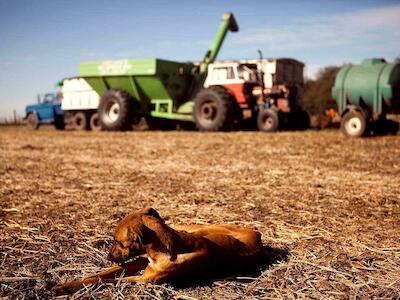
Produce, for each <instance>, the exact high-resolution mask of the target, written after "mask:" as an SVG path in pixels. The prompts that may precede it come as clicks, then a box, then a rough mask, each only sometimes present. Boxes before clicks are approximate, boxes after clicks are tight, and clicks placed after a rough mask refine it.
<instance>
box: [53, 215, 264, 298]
mask: <svg viewBox="0 0 400 300" xmlns="http://www.w3.org/2000/svg"><path fill="white" fill-rule="evenodd" d="M262 250H263V247H262V243H261V234H260V233H259V232H257V231H254V230H250V229H246V228H243V227H239V226H234V225H175V226H172V227H170V226H168V225H167V224H165V222H164V220H163V219H162V218H161V217H160V215H159V214H158V213H157V211H156V210H154V209H153V208H146V209H142V210H138V211H135V212H133V213H131V214H130V215H128V216H127V217H125V218H124V219H123V220H122V221H121V222H120V223H119V224H118V225H117V228H116V230H115V233H114V243H113V245H112V246H111V249H110V252H109V259H110V260H112V261H114V262H116V263H120V264H121V265H116V266H113V267H111V268H109V269H107V270H105V271H104V272H101V273H98V274H96V275H93V276H90V277H86V278H83V279H80V280H74V281H70V282H66V283H64V284H59V285H57V286H55V287H54V288H53V291H54V292H55V293H56V294H67V293H72V292H74V291H77V290H79V289H80V288H82V287H84V286H85V285H88V284H97V283H100V282H117V281H118V280H120V281H122V282H162V281H169V280H173V279H176V278H179V277H182V276H183V275H184V276H185V277H187V276H190V275H193V273H194V274H196V275H197V274H200V273H205V272H212V271H220V270H225V269H236V268H238V267H243V266H244V265H247V264H249V263H254V262H256V261H257V260H259V259H260V257H261V254H262ZM132 258H135V260H133V261H132V262H127V261H128V260H130V259H132ZM141 270H144V272H143V274H142V275H136V276H135V275H134V274H135V273H137V272H139V271H141ZM122 275H123V276H126V277H121V276H122ZM119 277H121V278H119Z"/></svg>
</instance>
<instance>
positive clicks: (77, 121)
mask: <svg viewBox="0 0 400 300" xmlns="http://www.w3.org/2000/svg"><path fill="white" fill-rule="evenodd" d="M72 123H73V124H74V128H75V129H76V130H89V120H88V118H87V115H86V114H85V113H84V112H77V113H76V114H75V115H74V118H73V119H72Z"/></svg>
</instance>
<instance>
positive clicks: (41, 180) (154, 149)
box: [0, 127, 400, 299]
mask: <svg viewBox="0 0 400 300" xmlns="http://www.w3.org/2000/svg"><path fill="white" fill-rule="evenodd" d="M0 199H1V200H0V201H1V206H0V264H1V267H0V296H2V297H6V298H10V299H24V298H25V299H46V298H51V297H52V295H51V293H50V292H49V291H48V290H47V289H46V287H49V286H51V285H52V284H54V283H55V282H60V281H65V280H67V279H73V278H76V277H81V276H84V275H89V274H93V273H95V272H97V271H99V270H101V269H102V268H105V267H107V266H109V265H110V262H108V261H107V259H106V257H107V251H108V247H109V245H110V242H111V236H112V233H113V229H114V227H115V225H116V224H117V222H118V221H119V220H120V219H121V218H122V217H123V216H124V215H126V214H128V213H129V212H130V211H132V210H134V209H137V208H142V207H145V206H152V207H154V208H156V209H157V210H158V211H159V212H160V214H161V215H162V216H163V217H166V219H167V223H179V224H188V223H234V224H239V225H243V226H248V227H250V228H257V229H258V230H259V231H261V232H262V234H263V242H264V244H265V245H268V246H270V247H271V249H270V251H271V254H274V253H280V254H281V255H276V256H275V257H273V258H271V264H270V265H269V266H263V267H262V268H261V269H260V272H259V273H258V274H253V275H246V277H244V275H243V276H234V277H231V278H225V279H223V278H222V279H221V278H218V279H215V280H214V281H213V282H209V283H205V284H200V285H197V286H189V287H185V288H177V287H174V286H172V285H169V284H162V285H153V284H137V285H132V284H120V285H119V286H117V287H115V286H113V285H110V284H106V285H102V286H101V287H90V288H88V289H86V290H81V291H79V292H78V293H77V294H75V297H76V298H79V297H83V298H90V297H94V298H102V299H119V298H120V299H123V298H125V299H246V298H247V299H267V298H272V299H276V298H285V299H286V298H297V297H299V298H303V297H313V298H316V299H321V298H332V299H333V298H334V299H337V298H347V297H351V298H355V297H354V296H360V297H365V298H372V297H376V298H400V275H399V274H400V229H399V228H400V136H386V137H377V138H368V139H355V140H350V139H345V138H343V137H342V136H341V135H340V133H339V132H338V131H336V130H332V131H330V130H328V131H306V132H281V133H276V134H269V135H268V134H263V133H259V132H232V133H198V132H128V133H106V132H99V133H94V132H74V131H65V132H57V131H54V130H50V129H46V128H44V129H41V130H39V131H37V132H31V131H28V130H26V129H25V128H12V127H8V128H0ZM285 252H286V253H287V254H285V255H284V254H283V253H285ZM60 299H62V297H61V298H60Z"/></svg>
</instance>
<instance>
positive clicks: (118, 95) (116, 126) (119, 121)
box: [97, 89, 137, 131]
mask: <svg viewBox="0 0 400 300" xmlns="http://www.w3.org/2000/svg"><path fill="white" fill-rule="evenodd" d="M135 104H136V103H135V101H134V99H133V98H132V97H131V95H130V94H129V93H128V92H126V91H124V90H120V89H116V90H108V91H107V92H106V93H105V94H104V95H103V96H102V97H101V99H100V105H99V108H98V110H97V111H98V114H99V121H100V126H101V128H102V129H104V130H109V131H120V130H132V124H133V122H134V119H135V118H134V117H135V116H134V114H135V113H137V111H135V110H136V108H137V105H135Z"/></svg>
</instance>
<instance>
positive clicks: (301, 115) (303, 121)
mask: <svg viewBox="0 0 400 300" xmlns="http://www.w3.org/2000/svg"><path fill="white" fill-rule="evenodd" d="M297 117H298V119H299V120H298V127H297V129H298V130H306V129H309V128H310V126H311V120H310V115H309V114H308V112H306V111H305V110H300V111H298V112H297Z"/></svg>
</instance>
